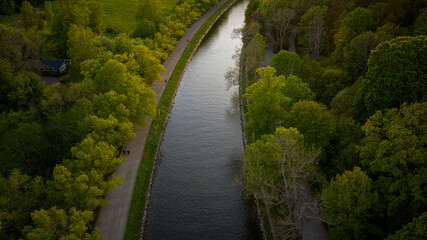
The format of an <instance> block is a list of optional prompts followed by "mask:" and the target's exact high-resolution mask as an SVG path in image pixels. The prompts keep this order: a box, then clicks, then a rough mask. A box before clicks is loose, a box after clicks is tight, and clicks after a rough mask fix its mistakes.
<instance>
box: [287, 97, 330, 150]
mask: <svg viewBox="0 0 427 240" xmlns="http://www.w3.org/2000/svg"><path fill="white" fill-rule="evenodd" d="M283 126H285V127H295V128H297V129H298V131H300V132H301V133H302V134H303V135H304V139H305V141H306V142H307V143H310V144H314V145H316V146H318V147H326V146H328V145H329V141H330V139H331V138H332V137H333V135H334V134H335V129H336V126H335V117H334V116H333V115H332V113H331V112H330V111H328V110H327V109H326V106H325V105H323V104H319V103H317V102H314V101H307V100H304V101H301V102H297V103H295V104H294V105H293V106H292V108H291V110H290V111H289V113H287V114H286V116H285V120H284V123H283Z"/></svg>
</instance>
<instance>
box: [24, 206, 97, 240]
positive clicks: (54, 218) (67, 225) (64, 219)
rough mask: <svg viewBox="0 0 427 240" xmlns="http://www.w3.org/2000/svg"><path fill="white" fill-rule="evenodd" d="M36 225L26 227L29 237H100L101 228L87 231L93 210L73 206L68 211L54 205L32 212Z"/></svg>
mask: <svg viewBox="0 0 427 240" xmlns="http://www.w3.org/2000/svg"><path fill="white" fill-rule="evenodd" d="M31 217H32V219H33V222H34V225H35V226H34V227H32V226H27V227H26V228H25V229H24V232H25V233H26V236H27V239H31V240H55V239H83V240H95V239H98V234H99V229H96V230H95V231H93V232H92V233H87V231H88V227H87V223H88V222H89V221H92V220H93V212H92V211H77V210H76V209H75V208H71V209H70V211H68V212H66V211H65V210H63V209H58V208H57V207H52V208H50V209H49V210H45V209H41V210H37V211H34V212H33V213H31Z"/></svg>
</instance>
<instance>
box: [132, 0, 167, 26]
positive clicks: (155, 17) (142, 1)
mask: <svg viewBox="0 0 427 240" xmlns="http://www.w3.org/2000/svg"><path fill="white" fill-rule="evenodd" d="M164 6H165V4H164V3H163V0H139V3H138V9H137V13H136V17H137V19H140V20H142V19H144V18H145V19H148V20H150V21H152V22H154V23H155V24H156V25H158V24H159V23H160V22H161V21H162V18H163V11H164Z"/></svg>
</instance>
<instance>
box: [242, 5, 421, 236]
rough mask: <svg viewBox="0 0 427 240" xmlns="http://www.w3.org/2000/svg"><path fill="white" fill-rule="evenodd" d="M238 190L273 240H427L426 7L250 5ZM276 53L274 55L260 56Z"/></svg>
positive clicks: (244, 56)
mask: <svg viewBox="0 0 427 240" xmlns="http://www.w3.org/2000/svg"><path fill="white" fill-rule="evenodd" d="M245 14H246V25H245V26H244V28H243V29H241V30H240V36H241V38H242V40H243V42H244V47H243V49H242V51H241V59H242V60H243V65H242V67H241V68H240V71H241V73H242V78H241V84H242V87H243V93H244V94H243V97H244V99H245V118H246V124H245V127H244V129H245V132H246V136H247V138H248V142H249V145H248V146H247V147H246V150H245V161H246V165H245V166H244V170H243V178H244V186H245V187H246V189H247V190H248V191H249V192H250V193H252V194H255V196H256V197H257V198H258V200H259V201H260V204H261V212H262V214H263V216H264V218H265V219H264V220H265V221H264V222H265V228H266V230H267V232H268V235H269V238H271V239H300V238H301V237H302V235H303V230H304V223H306V222H307V221H316V220H319V218H321V220H322V221H323V222H324V223H325V224H326V225H327V230H328V235H329V238H330V239H385V238H386V239H426V238H427V235H426V233H427V224H426V223H427V198H426V197H427V154H426V144H427V135H426V134H427V132H426V130H427V129H426V127H427V125H426V117H427V114H426V111H427V103H426V102H425V100H426V95H425V93H426V92H427V91H426V90H427V89H426V86H427V64H426V63H427V36H426V35H427V2H426V1H423V0H286V1H285V0H250V1H249V5H248V8H247V10H246V13H245ZM267 56H272V57H270V58H271V59H270V58H269V57H267Z"/></svg>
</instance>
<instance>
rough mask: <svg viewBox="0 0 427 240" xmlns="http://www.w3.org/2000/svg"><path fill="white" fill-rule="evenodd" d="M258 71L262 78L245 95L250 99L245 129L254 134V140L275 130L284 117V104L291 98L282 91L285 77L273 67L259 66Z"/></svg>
mask: <svg viewBox="0 0 427 240" xmlns="http://www.w3.org/2000/svg"><path fill="white" fill-rule="evenodd" d="M257 72H258V74H260V75H261V79H260V80H259V81H258V82H256V83H254V84H252V85H251V86H250V87H249V88H248V89H247V93H246V94H244V95H243V96H244V97H245V98H248V99H249V105H248V112H247V113H246V114H245V116H246V117H247V118H248V121H247V122H246V124H245V130H246V131H247V132H248V133H251V134H253V140H254V139H259V138H260V137H261V135H263V134H271V133H273V132H274V130H275V129H276V127H278V126H279V122H280V121H281V120H282V118H283V114H284V106H286V105H287V104H289V102H290V100H291V99H290V98H288V97H285V96H283V94H282V92H281V90H282V88H283V86H284V81H285V77H283V76H279V77H277V76H275V75H274V73H275V70H274V68H272V67H266V68H259V69H258V70H257Z"/></svg>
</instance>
